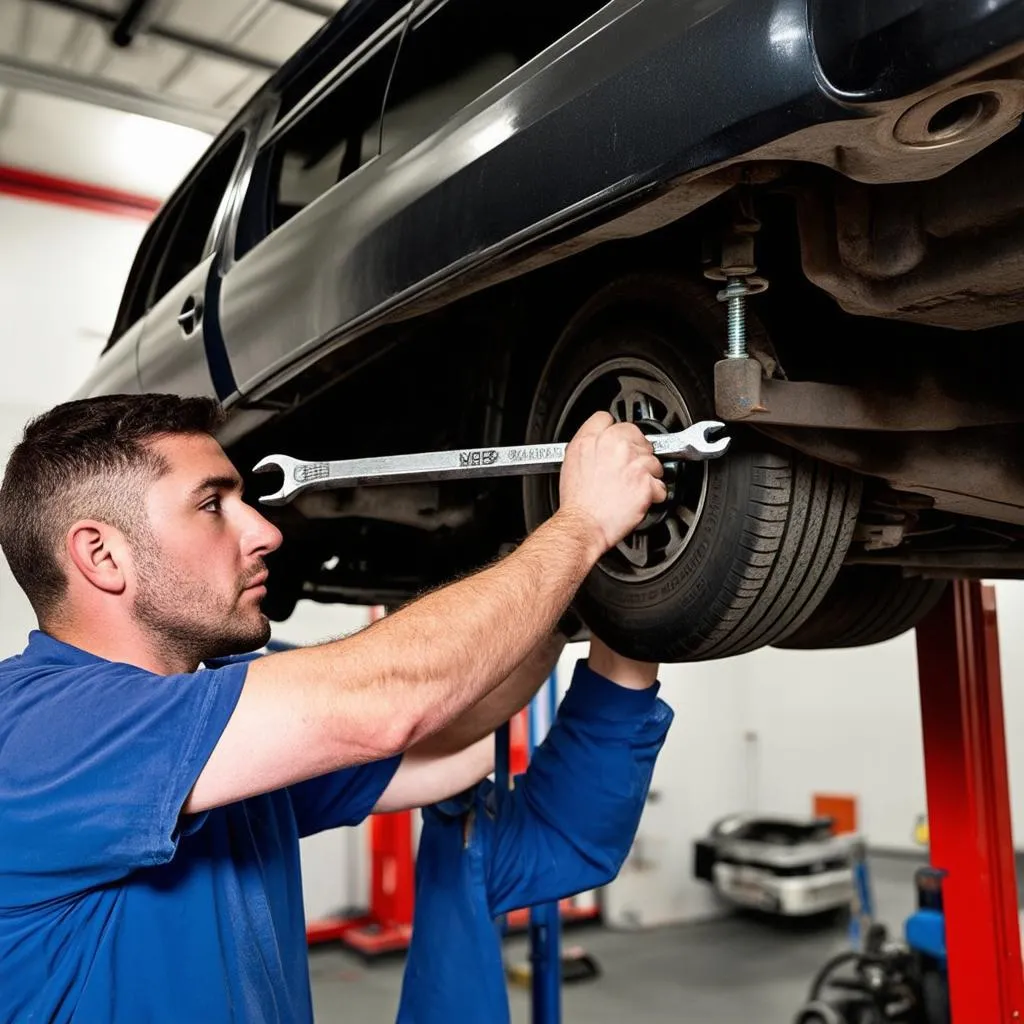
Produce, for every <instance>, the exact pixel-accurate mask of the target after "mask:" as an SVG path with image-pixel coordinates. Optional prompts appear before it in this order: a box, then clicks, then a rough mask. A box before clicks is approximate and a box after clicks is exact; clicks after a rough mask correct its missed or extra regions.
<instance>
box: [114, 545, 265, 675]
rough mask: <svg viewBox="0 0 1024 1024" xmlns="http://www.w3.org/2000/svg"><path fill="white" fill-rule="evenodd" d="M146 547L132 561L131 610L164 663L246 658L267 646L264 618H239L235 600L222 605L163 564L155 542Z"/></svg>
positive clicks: (207, 591)
mask: <svg viewBox="0 0 1024 1024" xmlns="http://www.w3.org/2000/svg"><path fill="white" fill-rule="evenodd" d="M151 543H152V542H151ZM147 548H148V550H147V551H146V552H145V554H143V555H142V556H141V557H140V558H138V559H137V570H138V583H139V585H138V594H137V596H136V598H135V604H134V607H133V612H134V615H135V618H136V621H138V622H139V623H140V624H141V625H142V626H143V627H144V628H145V630H146V632H147V633H148V634H149V635H150V636H151V637H152V639H153V644H154V646H155V647H156V648H157V650H158V651H159V652H160V653H161V654H163V655H164V656H165V657H167V659H168V660H169V661H171V662H172V663H179V662H181V661H182V660H184V661H186V662H187V663H188V664H190V665H199V664H200V663H202V662H206V661H209V660H210V659H213V658H225V657H229V656H230V655H233V654H246V653H248V652H249V651H255V650H258V649H259V648H261V647H263V646H264V645H265V644H266V643H267V641H268V640H269V639H270V635H271V630H270V621H269V620H268V619H267V617H266V616H265V615H263V614H262V613H261V612H258V611H256V610H255V609H254V611H253V613H252V614H250V615H248V616H246V615H243V614H242V613H241V612H240V610H239V606H238V604H237V600H236V601H235V602H232V604H231V606H230V607H229V608H223V607H221V605H220V601H219V600H218V598H217V595H215V594H213V593H212V592H211V590H210V589H209V587H208V586H207V584H206V582H205V581H203V580H195V579H190V578H188V577H186V576H185V575H184V574H182V573H181V572H179V571H176V570H175V567H174V566H173V564H166V563H165V562H164V561H162V560H161V559H160V557H159V550H158V549H157V548H156V546H155V544H152V546H150V545H147ZM168 561H169V560H168ZM261 569H262V566H260V567H258V570H257V571H259V570H261ZM255 575H256V572H255V571H254V572H251V573H249V574H247V577H246V578H243V579H241V580H239V581H238V583H237V586H236V589H235V595H236V599H237V597H239V596H240V595H241V592H242V590H243V589H244V587H245V586H246V585H247V583H248V582H250V580H251V579H252V578H253V577H254V576H255Z"/></svg>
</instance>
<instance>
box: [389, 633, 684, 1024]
mask: <svg viewBox="0 0 1024 1024" xmlns="http://www.w3.org/2000/svg"><path fill="white" fill-rule="evenodd" d="M656 675H657V666H656V665H648V664H644V663H641V662H636V661H631V660H630V659H627V658H624V657H622V656H620V655H618V654H616V653H615V652H614V651H613V650H611V648H609V647H607V646H606V645H605V644H604V643H602V642H601V641H600V640H598V639H597V638H596V637H593V638H592V639H591V644H590V656H589V658H588V659H587V661H586V662H584V661H579V662H577V664H576V671H575V673H574V674H573V680H572V684H571V685H570V687H569V690H568V692H567V693H566V695H565V698H564V699H563V701H562V703H561V705H560V706H559V709H558V715H557V717H556V719H555V722H554V725H553V726H552V728H551V730H550V731H549V733H548V735H547V736H546V737H545V739H544V742H543V743H541V744H540V746H539V747H538V748H537V750H536V751H535V752H534V755H533V758H532V759H531V760H530V763H529V765H528V766H527V768H526V771H525V772H524V773H523V774H522V775H521V776H519V777H518V778H517V779H516V780H515V785H514V787H513V788H512V789H510V790H508V791H501V790H499V789H498V788H497V787H496V786H495V785H494V784H493V783H492V782H490V781H489V780H484V781H483V782H481V783H479V784H478V785H477V786H475V787H473V788H471V789H469V790H467V791H466V792H465V793H463V794H460V795H459V796H458V797H456V798H452V799H450V800H447V801H443V802H440V803H438V804H436V805H435V806H433V807H428V808H426V809H425V810H424V812H423V829H422V831H421V833H420V845H419V851H418V853H417V856H416V903H415V907H416V909H415V912H414V913H415V917H414V920H413V929H412V943H411V945H410V947H409V955H408V957H407V959H406V964H405V975H404V977H403V980H402V997H401V1002H400V1006H399V1013H398V1024H450V1022H451V1021H486V1022H487V1024H507V1022H508V1021H509V1006H508V994H507V987H506V985H505V975H504V970H503V964H502V954H501V940H500V933H499V931H498V929H497V927H496V926H495V925H494V923H493V922H494V919H495V918H496V917H498V916H499V915H500V914H504V913H507V912H508V911H510V910H515V909H517V908H519V907H527V906H534V905H536V904H538V903H546V902H549V901H555V900H560V899H563V898H565V897H566V896H571V895H574V894H575V893H578V892H582V891H584V890H586V889H594V888H597V887H598V886H601V885H605V884H606V883H608V882H610V881H611V880H612V879H613V878H614V877H615V876H616V875H617V874H618V873H619V869H620V867H621V866H622V862H623V861H624V860H625V858H626V855H627V854H628V853H629V848H630V846H631V845H632V842H633V839H634V837H635V835H636V831H637V828H638V826H639V824H640V816H641V814H642V813H643V809H644V803H645V802H646V800H647V793H648V790H649V789H650V784H651V776H652V774H653V771H654V762H655V759H656V758H657V756H658V753H659V751H660V750H661V747H662V744H663V743H664V742H665V736H666V734H667V733H668V729H669V726H670V724H671V722H672V711H671V709H670V708H669V707H668V705H667V704H665V702H664V701H662V700H659V699H658V698H657V693H658V689H659V684H658V682H657V680H656Z"/></svg>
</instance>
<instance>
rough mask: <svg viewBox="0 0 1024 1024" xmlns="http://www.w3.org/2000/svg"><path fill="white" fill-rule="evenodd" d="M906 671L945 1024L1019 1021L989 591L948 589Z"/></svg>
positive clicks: (1013, 885) (1022, 981)
mask: <svg viewBox="0 0 1024 1024" xmlns="http://www.w3.org/2000/svg"><path fill="white" fill-rule="evenodd" d="M917 664H918V681H919V687H920V695H921V722H922V728H923V734H924V758H925V779H926V787H927V794H928V823H929V833H930V847H931V856H930V859H931V864H932V867H933V868H936V869H938V870H940V871H941V872H943V873H944V878H943V882H942V901H943V906H944V912H945V931H946V934H945V942H946V954H947V964H948V978H949V988H950V1010H951V1017H952V1022H953V1024H1004V1022H1014V1021H1024V971H1022V967H1021V942H1020V923H1019V911H1018V904H1017V875H1016V868H1015V862H1014V847H1013V832H1012V829H1011V817H1010V793H1009V781H1008V776H1007V765H1006V733H1005V725H1004V719H1003V695H1002V678H1001V673H1000V667H999V634H998V627H997V621H996V602H995V589H994V588H993V587H992V586H989V585H982V584H981V583H979V582H977V581H968V580H954V581H952V582H951V584H950V587H949V590H948V592H947V594H946V595H945V597H943V599H942V601H940V603H939V604H938V605H937V606H936V608H935V609H934V610H933V611H931V612H930V613H929V614H928V616H927V617H926V618H925V619H924V621H922V622H921V623H920V624H919V625H918V627H917Z"/></svg>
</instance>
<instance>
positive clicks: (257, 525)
mask: <svg viewBox="0 0 1024 1024" xmlns="http://www.w3.org/2000/svg"><path fill="white" fill-rule="evenodd" d="M246 511H247V512H248V514H249V521H248V523H247V524H246V530H245V534H244V536H245V540H246V542H247V543H246V548H248V549H250V550H251V551H252V553H253V554H260V555H267V554H269V553H270V552H271V551H276V550H277V549H278V548H279V547H280V546H281V542H282V541H283V540H284V537H283V536H282V534H281V531H280V530H279V529H278V528H277V527H276V526H275V525H274V524H273V523H272V522H270V520H269V519H265V518H264V517H263V516H262V515H260V513H259V512H257V511H256V509H254V508H253V507H252V506H251V505H249V506H246Z"/></svg>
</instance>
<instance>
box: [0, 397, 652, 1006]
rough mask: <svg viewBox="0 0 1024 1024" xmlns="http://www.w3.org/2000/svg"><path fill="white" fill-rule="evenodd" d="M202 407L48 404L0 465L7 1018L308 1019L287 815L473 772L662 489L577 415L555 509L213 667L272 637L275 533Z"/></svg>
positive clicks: (398, 804)
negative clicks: (359, 606)
mask: <svg viewBox="0 0 1024 1024" xmlns="http://www.w3.org/2000/svg"><path fill="white" fill-rule="evenodd" d="M220 415H221V414H220V412H219V407H218V406H217V405H216V403H214V402H212V401H207V400H205V399H179V398H176V397H173V396H166V395H142V396H112V397H104V398H97V399H89V400H84V401H77V402H71V403H67V404H65V405H62V406H58V407H57V408H56V409H54V410H52V411H51V412H50V413H47V414H45V415H44V416H42V417H40V418H39V419H37V420H35V421H33V423H31V424H30V425H29V426H28V427H27V428H26V431H25V435H24V438H23V440H22V442H21V443H20V444H19V445H18V446H17V447H16V448H15V450H14V451H13V453H12V455H11V458H10V460H9V462H8V464H7V469H6V473H5V476H4V481H3V485H2V487H0V546H2V548H3V551H4V554H5V555H6V557H7V560H8V562H9V564H10V566H11V570H12V572H13V573H14V576H15V578H16V579H17V581H18V583H19V584H20V585H21V587H22V588H23V589H24V590H25V593H26V594H27V596H28V598H29V600H30V601H31V603H32V606H33V608H34V610H35V612H36V615H37V618H38V620H39V630H37V631H34V632H33V633H32V635H31V636H30V639H29V644H28V646H27V648H26V650H25V651H24V653H23V654H21V655H19V656H17V657H14V658H10V659H7V660H6V661H4V662H2V663H0V961H2V962H3V964H4V984H3V989H2V993H0V1011H2V1015H3V1019H5V1020H20V1019H40V1020H47V1021H64V1020H71V1019H74V1020H76V1021H90V1020H102V1021H108V1022H118V1021H132V1022H135V1021H139V1020H149V1021H163V1020H167V1021H182V1020H202V1021H204V1022H217V1021H228V1020H241V1021H247V1022H249V1021H296V1020H311V1019H312V1005H311V998H310V989H309V976H308V963H307V956H306V944H305V931H304V922H303V916H302V898H301V886H300V875H299V852H298V839H299V837H300V836H301V835H304V834H309V833H311V832H316V831H319V830H321V829H324V828H331V827H336V826H339V825H345V824H354V823H356V822H358V821H361V820H362V819H363V818H365V817H366V815H367V814H369V813H370V812H371V811H373V810H374V809H378V810H394V809H398V808H402V807H412V806H422V805H424V804H429V803H433V802H435V801H438V800H442V799H445V798H447V797H450V796H451V795H453V794H455V793H459V792H462V791H463V790H465V789H466V788H467V787H468V786H471V785H473V784H474V783H475V782H477V781H479V779H480V778H481V777H482V776H483V775H484V774H485V773H486V771H487V770H489V766H490V760H489V755H487V754H486V753H485V751H484V747H485V745H486V743H487V741H483V742H479V741H480V740H481V738H482V737H483V736H485V735H486V734H488V733H489V732H491V731H492V730H493V729H494V728H495V727H496V726H497V725H498V724H500V722H501V721H502V720H504V719H505V718H507V717H508V710H509V708H508V705H509V704H512V705H514V707H513V708H512V710H515V707H518V706H521V693H522V685H523V684H522V678H521V676H522V671H525V669H523V666H524V662H525V661H526V660H527V659H528V658H539V659H540V661H541V662H543V661H544V660H545V654H544V645H545V644H547V643H549V642H550V637H551V634H552V632H553V630H554V626H555V623H556V622H557V621H558V619H559V617H560V615H561V614H562V613H563V611H564V610H565V608H566V606H567V605H568V604H569V602H570V600H571V598H572V596H573V594H574V593H575V591H576V589H577V588H578V586H579V584H580V583H581V582H582V580H583V579H584V578H585V576H586V575H587V573H588V572H589V571H590V570H591V568H592V567H593V566H594V564H595V563H596V561H597V559H598V558H600V556H601V555H602V554H603V553H604V552H605V551H606V550H608V549H609V548H610V547H611V546H613V545H614V544H616V543H617V542H618V541H619V540H621V539H622V538H623V537H624V536H625V535H626V534H627V533H629V532H630V531H631V530H632V529H633V528H634V527H635V526H636V525H637V524H638V523H639V522H640V521H641V519H642V518H643V516H644V515H645V514H646V511H647V509H648V508H649V506H650V505H651V504H652V503H653V502H657V501H661V500H664V498H665V488H664V485H663V484H662V482H661V480H660V479H659V478H660V476H661V473H662V468H661V464H660V462H659V461H658V460H657V459H656V458H655V457H654V456H653V454H652V453H651V449H650V445H649V444H648V442H647V441H646V440H645V439H644V437H643V436H642V434H641V433H640V431H639V430H638V429H637V428H636V427H635V426H633V425H630V424H613V423H612V420H611V417H610V416H608V415H607V414H598V415H596V416H594V417H593V418H591V419H590V420H589V421H588V422H587V423H586V424H585V425H584V426H583V427H582V428H581V430H580V431H579V433H578V434H577V435H576V437H575V438H574V439H573V441H572V442H571V443H570V445H569V448H568V451H567V453H566V459H565V463H564V465H563V468H562V472H561V478H560V488H561V491H560V494H561V498H560V501H561V504H560V508H559V510H558V512H556V513H555V515H554V516H553V517H552V518H551V519H550V520H549V521H548V522H546V523H544V524H543V525H541V526H540V527H539V528H538V529H537V530H536V531H534V533H533V534H532V535H530V536H529V537H527V538H526V539H525V540H524V541H523V543H522V544H521V545H520V547H519V548H517V549H516V550H515V551H514V552H513V553H511V554H510V555H508V556H507V557H506V558H505V559H503V560H502V561H501V562H499V563H497V564H495V565H492V566H490V567H488V568H486V569H484V570H482V571H481V572H479V573H477V574H475V575H473V576H471V577H469V578H467V579H465V580H462V581H460V582H458V583H456V584H453V585H452V586H449V587H446V588H444V589H442V590H438V591H436V592H434V593H432V594H429V595H427V596H426V597H424V598H422V599H420V600H418V601H416V602H413V603H412V604H410V605H407V606H406V607H404V608H403V609H401V610H400V611H398V612H396V613H395V614H393V615H391V616H388V617H387V618H385V619H383V620H381V621H380V622H378V623H376V624H375V625H373V626H372V627H370V628H368V629H366V630H364V631H363V632H361V633H359V634H357V635H355V636H353V637H350V638H347V639H345V640H340V641H336V642H332V643H327V644H323V645H320V646H316V647H311V648H304V649H300V650H295V651H288V652H284V653H280V654H273V655H269V656H266V657H262V658H259V659H257V660H254V661H252V662H242V663H238V662H235V663H230V664H226V665H224V666H223V667H219V668H211V667H206V666H207V665H208V663H211V662H215V661H216V659H218V658H225V657H227V656H230V655H234V654H238V653H241V652H245V651H252V650H256V649H258V648H260V647H262V646H263V645H264V644H265V643H266V641H267V640H268V639H269V636H270V627H269V623H268V621H267V619H266V617H265V616H264V615H263V614H262V612H261V611H260V600H261V598H262V597H263V595H264V593H265V586H264V585H265V583H266V578H267V574H266V567H265V565H264V562H263V559H264V557H265V556H266V555H267V554H269V553H270V552H271V551H273V550H275V549H276V548H277V547H278V546H279V545H280V543H281V534H280V533H279V531H278V530H277V529H276V528H275V527H274V526H273V525H271V524H270V523H269V522H267V521H266V520H265V519H264V518H263V517H262V516H261V515H260V514H259V513H258V512H257V511H256V510H255V509H254V508H252V507H251V506H250V505H248V504H246V503H245V502H244V501H243V498H242V482H241V479H240V477H239V475H238V473H237V471H236V470H235V468H234V467H233V466H232V465H231V462H230V461H229V460H228V458H227V456H226V455H225V453H224V452H223V450H222V449H221V447H220V446H219V444H218V443H217V441H216V440H215V438H214V432H215V431H216V430H217V428H218V427H219V425H220ZM517 669H522V671H521V672H520V673H519V678H517V673H516V670H517ZM516 687H518V688H519V689H516ZM513 690H514V691H515V692H514V693H513V692H512V691H513ZM446 730H450V731H451V733H450V734H449V736H448V738H447V742H445V731H446ZM474 739H475V740H476V741H477V742H473V741H474ZM431 744H433V748H432V747H431ZM460 744H468V745H464V746H462V748H461V749H459V746H460Z"/></svg>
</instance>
